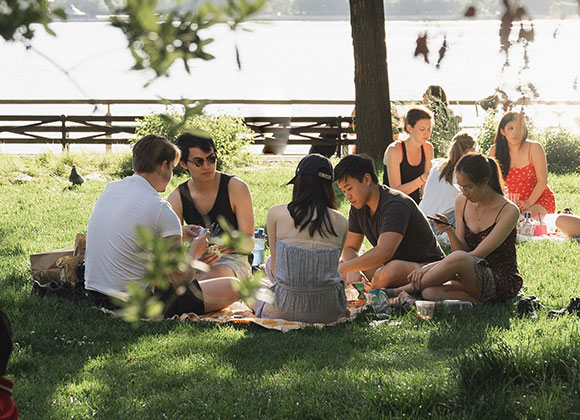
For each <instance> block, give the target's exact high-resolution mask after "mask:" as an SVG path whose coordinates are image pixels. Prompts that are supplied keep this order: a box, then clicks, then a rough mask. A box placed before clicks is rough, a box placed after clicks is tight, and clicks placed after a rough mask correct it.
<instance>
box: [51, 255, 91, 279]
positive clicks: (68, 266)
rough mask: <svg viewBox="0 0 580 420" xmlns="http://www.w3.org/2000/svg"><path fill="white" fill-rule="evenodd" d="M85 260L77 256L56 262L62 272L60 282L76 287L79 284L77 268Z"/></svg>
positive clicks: (62, 258)
mask: <svg viewBox="0 0 580 420" xmlns="http://www.w3.org/2000/svg"><path fill="white" fill-rule="evenodd" d="M83 258H84V257H79V256H75V255H72V256H69V255H67V256H64V257H60V258H59V259H58V260H56V266H57V267H58V268H59V270H60V274H59V280H60V282H61V283H69V284H70V285H72V286H74V285H75V283H76V282H77V266H78V265H79V264H80V263H81V262H83Z"/></svg>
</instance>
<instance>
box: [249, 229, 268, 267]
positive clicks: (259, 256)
mask: <svg viewBox="0 0 580 420" xmlns="http://www.w3.org/2000/svg"><path fill="white" fill-rule="evenodd" d="M265 246H266V233H265V232H264V229H263V228H258V230H257V231H256V232H255V233H254V250H253V251H252V254H253V255H254V259H253V261H252V266H253V267H258V266H259V265H261V264H264V247H265Z"/></svg>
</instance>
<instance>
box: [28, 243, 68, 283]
mask: <svg viewBox="0 0 580 420" xmlns="http://www.w3.org/2000/svg"><path fill="white" fill-rule="evenodd" d="M72 255H73V248H62V249H55V250H53V251H48V252H41V253H40V254H32V255H31V256H30V269H31V271H32V278H33V279H34V280H39V279H40V277H50V278H52V279H55V280H59V279H60V268H59V267H57V266H56V261H57V260H58V259H59V258H60V257H66V256H72Z"/></svg>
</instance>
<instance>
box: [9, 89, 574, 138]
mask: <svg viewBox="0 0 580 420" xmlns="http://www.w3.org/2000/svg"><path fill="white" fill-rule="evenodd" d="M196 101H203V102H205V103H207V104H208V106H216V105H218V106H225V105H230V106H250V107H251V106H254V105H256V106H260V107H264V106H267V107H275V106H282V107H283V106H288V105H290V106H296V107H295V108H294V112H299V111H296V110H297V109H299V108H300V106H308V107H317V109H324V110H325V111H328V110H330V111H332V108H333V107H334V108H335V109H337V108H336V107H340V108H339V109H340V111H339V112H337V113H344V112H345V111H347V112H348V110H351V109H352V108H351V107H353V106H354V101H352V100H253V99H233V100H232V99H229V100H226V99H224V100H196ZM191 102H193V101H191ZM181 103H182V100H147V99H146V100H139V99H137V100H135V99H104V100H66V99H61V100H42V99H39V100H29V99H26V100H20V99H15V100H2V99H0V143H9V144H39V143H44V144H61V145H62V147H63V148H67V147H68V145H70V144H105V145H107V147H108V148H110V145H112V144H127V143H128V142H129V140H130V139H131V138H132V137H133V136H134V133H135V128H136V127H137V125H138V123H137V121H136V120H137V119H138V118H141V116H142V115H136V114H137V113H135V114H133V115H112V114H111V107H112V106H119V107H122V106H123V107H126V106H129V107H131V109H133V108H134V107H144V106H152V105H154V106H157V107H158V109H159V107H163V106H166V105H168V104H172V105H178V104H181ZM393 103H394V104H395V105H401V106H405V105H410V104H416V103H417V101H393ZM477 103H478V102H477V101H469V100H459V101H450V105H451V107H452V108H454V109H456V110H457V109H459V108H461V109H463V110H466V109H468V110H470V111H471V112H472V113H474V112H477V107H478V105H477ZM80 105H83V106H85V108H84V109H85V110H86V109H87V107H88V106H92V107H95V108H94V110H93V111H94V113H95V115H87V114H85V115H66V114H59V115H46V114H41V115H2V113H3V112H4V111H3V110H4V109H6V108H8V109H10V110H11V111H12V112H13V110H14V109H18V108H21V107H23V106H27V108H26V109H27V110H28V109H29V108H28V107H35V106H36V107H38V106H40V107H42V106H51V108H53V107H54V106H62V107H71V106H72V107H75V109H76V108H79V106H80ZM99 105H104V106H106V114H105V115H96V114H97V112H100V113H102V112H103V111H102V110H99V109H98V106H99ZM531 105H532V106H534V105H542V106H580V101H535V102H534V103H533V104H531ZM89 109H90V108H89ZM95 110H96V111H95ZM85 112H87V111H85ZM88 112H90V111H88ZM149 112H150V111H149ZM250 112H252V111H247V113H248V114H249V113H250ZM146 113H147V112H145V111H144V112H143V114H146ZM244 119H245V122H246V124H247V125H248V127H250V128H251V129H252V130H253V131H254V133H255V135H254V143H255V144H271V145H274V146H276V145H277V144H283V143H288V144H296V145H308V144H310V145H328V146H331V145H333V144H334V145H346V144H352V143H354V142H356V134H355V133H354V130H353V127H352V118H351V117H343V116H336V114H335V115H334V116H299V117H294V116H282V117H280V116H277V117H257V116H248V117H245V118H244ZM463 125H464V128H469V127H470V126H469V123H467V124H466V123H465V119H464V124H463Z"/></svg>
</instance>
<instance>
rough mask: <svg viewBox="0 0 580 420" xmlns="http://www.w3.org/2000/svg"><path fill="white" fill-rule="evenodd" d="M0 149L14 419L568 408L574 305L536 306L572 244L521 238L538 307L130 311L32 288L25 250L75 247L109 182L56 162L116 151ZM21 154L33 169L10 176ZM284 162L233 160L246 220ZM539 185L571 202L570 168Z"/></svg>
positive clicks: (506, 412) (570, 288) (550, 292)
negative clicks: (225, 313)
mask: <svg viewBox="0 0 580 420" xmlns="http://www.w3.org/2000/svg"><path fill="white" fill-rule="evenodd" d="M0 157H1V158H2V159H0V160H1V161H2V162H1V163H0V189H1V195H0V197H1V201H0V220H1V222H0V307H1V308H3V310H4V311H6V312H7V313H8V314H9V316H10V317H11V319H12V322H13V324H14V329H15V334H16V345H15V350H14V353H13V357H12V360H11V363H10V365H9V375H8V376H9V377H10V378H12V379H14V381H15V392H14V398H15V400H16V402H17V404H18V406H19V409H20V411H21V417H22V418H23V419H63V418H96V419H134V418H141V419H163V418H168V419H176V418H208V419H213V418H224V419H231V418H266V419H267V418H296V419H303V418H316V419H318V418H341V419H342V418H355V419H357V418H361V419H363V418H364V419H369V418H403V417H406V418H409V417H410V418H414V417H429V418H457V419H464V418H542V419H546V418H548V419H550V418H553V419H561V418H580V395H579V392H580V377H579V374H578V363H579V361H580V345H579V344H578V343H579V341H580V340H579V336H580V334H579V333H580V319H579V318H573V317H568V318H565V319H548V318H547V310H548V309H549V308H560V307H562V306H565V305H566V304H567V302H568V301H569V299H570V298H571V297H573V296H580V279H579V277H578V274H577V270H578V267H580V256H579V255H580V252H579V251H580V249H579V247H580V244H578V243H574V242H569V241H566V242H563V243H525V244H520V245H518V262H519V266H520V269H521V272H522V275H523V277H524V284H525V288H526V289H525V293H526V294H528V295H529V294H534V295H536V296H538V297H539V298H540V299H541V301H542V302H543V303H544V304H545V305H546V307H547V308H546V309H545V310H542V311H541V312H540V314H539V319H538V320H537V321H532V320H529V319H524V320H520V319H518V318H517V316H516V315H515V310H514V307H513V305H511V304H503V305H491V306H482V307H475V308H473V309H472V310H467V311H461V312H455V313H444V312H438V313H437V315H436V318H435V320H434V321H433V322H420V321H418V320H417V319H416V316H415V315H414V314H413V313H412V312H404V311H401V312H398V313H396V314H395V315H394V316H393V319H395V320H397V321H401V324H400V325H398V326H389V325H388V324H383V325H381V326H379V327H371V326H370V325H369V323H370V321H372V320H373V319H374V318H373V316H372V315H371V314H363V315H362V316H360V317H359V318H358V319H357V320H356V321H355V322H352V323H348V324H343V325H339V326H336V327H332V328H327V329H324V330H318V329H315V328H307V329H304V330H301V331H294V332H289V333H286V334H282V333H279V332H276V331H270V330H265V329H261V328H259V327H257V326H253V325H250V326H247V325H224V326H219V325H214V324H201V323H198V324H189V323H179V322H175V321H162V322H144V323H141V324H139V325H137V326H133V325H130V324H126V323H124V322H123V321H121V320H119V319H116V318H112V317H111V316H109V315H106V314H104V313H102V312H100V311H99V310H97V309H95V308H90V307H86V306H83V305H80V304H74V303H70V302H55V301H51V300H48V301H41V300H40V299H39V298H37V297H36V296H33V297H30V295H29V291H30V287H31V284H32V281H31V278H30V274H29V261H28V255H29V254H30V253H33V252H38V251H42V250H47V249H53V248H59V247H64V246H72V244H73V241H74V236H75V234H76V233H77V232H81V231H84V230H85V229H86V224H87V221H88V219H89V216H90V212H91V209H92V206H93V205H94V202H95V200H96V199H97V197H98V196H99V194H100V193H101V191H102V190H103V188H104V186H105V185H106V182H107V181H87V182H86V183H85V184H83V185H82V186H81V187H78V188H69V185H68V184H69V183H68V182H67V181H66V177H67V176H68V171H69V170H70V166H68V165H69V164H70V163H71V162H72V161H73V160H74V162H75V163H77V166H78V167H79V171H80V172H81V173H82V174H89V173H92V172H99V173H102V174H103V175H105V177H106V178H107V180H110V179H113V178H114V176H115V174H118V173H122V169H123V168H125V167H126V164H125V163H122V162H125V161H126V158H121V157H118V156H113V157H109V158H104V159H103V158H102V157H98V156H96V155H95V156H90V155H83V156H76V155H72V156H65V157H55V156H53V155H46V157H45V158H43V159H44V162H43V161H42V159H41V158H39V157H36V158H22V159H21V158H14V157H8V156H0ZM120 162H121V163H120ZM10 168H11V169H10ZM19 168H23V169H24V170H25V171H28V173H30V174H31V175H33V176H34V180H33V181H32V182H25V183H22V184H15V183H13V179H14V178H15V176H16V175H17V174H18V172H19ZM31 171H34V172H31ZM293 171H294V164H280V163H276V164H261V165H259V166H255V167H251V168H242V169H239V170H236V171H235V173H236V174H237V175H239V176H240V177H241V178H242V179H244V180H245V181H246V182H247V183H248V185H249V186H250V189H251V191H252V195H253V200H254V207H255V216H256V226H257V227H258V226H265V217H266V212H267V209H268V208H269V207H270V206H272V205H274V204H277V203H281V202H284V201H287V200H288V199H289V197H290V194H291V189H290V187H289V186H286V182H287V181H288V180H289V179H290V178H291V176H292V174H293ZM184 179H185V178H179V179H174V180H173V181H172V184H171V186H170V187H169V188H168V192H169V191H171V190H172V189H173V188H174V187H175V186H176V185H177V184H178V183H180V182H183V180H184ZM550 185H551V186H552V188H553V189H554V190H555V191H556V194H557V200H558V208H562V207H566V206H570V207H572V208H573V209H575V210H579V209H580V195H579V194H578V193H579V190H580V187H579V185H580V175H566V176H554V175H551V176H550ZM166 194H167V193H166ZM340 201H341V210H342V211H343V212H345V213H346V211H347V210H348V206H347V203H345V202H344V200H340Z"/></svg>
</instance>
